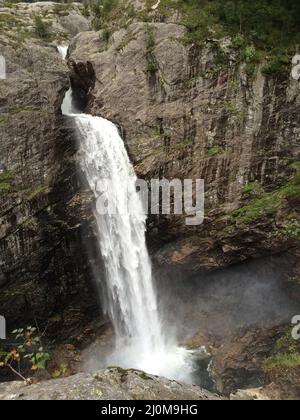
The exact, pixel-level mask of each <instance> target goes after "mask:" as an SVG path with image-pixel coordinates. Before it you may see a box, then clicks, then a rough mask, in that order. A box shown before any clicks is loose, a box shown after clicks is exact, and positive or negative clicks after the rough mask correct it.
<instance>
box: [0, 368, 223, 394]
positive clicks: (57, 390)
mask: <svg viewBox="0 0 300 420" xmlns="http://www.w3.org/2000/svg"><path fill="white" fill-rule="evenodd" d="M221 399H222V398H221V397H218V396H217V395H214V394H212V393H210V392H208V391H205V390H203V389H201V388H199V387H197V386H192V385H186V384H182V383H179V382H175V381H170V380H167V379H164V378H159V377H156V376H152V375H148V374H146V373H144V372H141V371H136V370H124V369H120V368H111V369H107V370H104V371H100V372H97V373H95V374H86V373H79V374H77V375H74V376H71V377H69V378H63V379H57V380H50V381H47V382H41V383H38V384H36V385H30V386H28V385H27V386H26V385H23V384H22V383H20V382H13V383H6V384H3V383H2V384H0V400H221Z"/></svg>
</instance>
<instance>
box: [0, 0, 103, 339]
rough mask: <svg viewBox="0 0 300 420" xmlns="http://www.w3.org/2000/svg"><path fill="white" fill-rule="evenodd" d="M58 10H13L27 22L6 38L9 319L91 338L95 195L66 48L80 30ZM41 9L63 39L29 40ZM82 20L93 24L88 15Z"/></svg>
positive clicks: (2, 227)
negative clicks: (80, 152)
mask: <svg viewBox="0 0 300 420" xmlns="http://www.w3.org/2000/svg"><path fill="white" fill-rule="evenodd" d="M53 7H54V6H53V4H52V3H45V4H33V5H24V4H23V5H17V6H16V8H13V9H3V13H4V12H5V13H6V14H7V15H9V16H11V20H13V19H15V21H18V25H16V26H14V25H13V26H11V27H10V30H9V31H4V32H3V33H2V32H1V33H0V51H1V54H2V55H3V56H4V57H5V59H6V70H7V78H6V79H5V80H0V108H1V116H0V150H1V152H0V217H1V223H0V313H1V315H4V316H5V317H6V320H7V323H8V331H10V328H11V327H13V326H17V327H22V326H26V325H28V324H29V325H30V324H32V323H34V322H35V321H36V322H37V323H38V324H39V326H40V327H41V328H42V327H43V328H44V327H47V334H48V335H49V336H52V337H54V338H57V336H58V335H59V338H60V339H61V340H64V339H65V338H66V337H68V338H69V337H79V336H80V335H81V332H82V328H83V327H86V325H87V323H88V322H89V320H91V319H95V317H97V315H98V312H97V311H98V310H97V307H98V302H97V299H96V297H95V293H94V290H93V285H92V283H91V277H92V275H91V268H90V265H89V262H88V257H87V252H86V249H85V248H84V247H83V246H82V243H86V244H87V246H90V247H91V249H92V250H94V249H95V247H94V239H93V238H94V236H93V232H92V227H91V223H90V221H91V209H90V204H89V202H90V200H89V193H88V191H87V189H86V188H85V186H84V185H83V183H82V182H81V180H80V178H79V176H78V173H79V172H78V167H77V163H76V151H77V144H76V137H75V135H74V129H73V126H72V121H71V120H68V119H66V118H64V117H63V116H62V115H61V111H60V106H61V103H62V100H63V97H64V94H65V91H66V90H67V89H68V86H69V71H68V68H67V66H66V64H65V63H64V62H63V60H62V58H61V57H60V55H59V54H58V52H57V49H56V45H57V44H60V42H62V41H61V39H60V36H61V35H62V34H64V39H65V40H64V42H68V41H67V38H69V37H70V36H71V34H72V31H71V34H70V32H69V30H68V29H67V28H66V27H64V26H62V24H61V23H60V19H61V17H60V15H59V14H58V15H57V14H55V12H54V11H53ZM39 8H42V9H43V10H44V11H45V10H46V11H48V12H49V16H51V17H52V21H53V23H52V28H55V31H56V32H55V34H53V33H51V35H49V38H48V37H47V39H45V40H43V39H39V38H37V37H36V36H35V35H34V34H33V33H31V32H29V33H28V34H27V35H28V36H27V37H26V38H25V39H24V38H22V39H21V38H20V39H19V37H20V36H21V33H22V27H23V25H24V26H26V27H27V29H28V28H31V25H33V22H32V16H33V12H36V11H39ZM23 9H24V10H23ZM1 12H2V9H1ZM72 13H73V12H72ZM74 13H75V12H74ZM75 15H76V13H75ZM43 16H48V14H46V15H45V13H44V15H43ZM68 16H69V15H68ZM68 16H66V13H64V16H63V17H64V19H65V20H66V19H67V17H68ZM70 16H71V15H70ZM70 16H69V23H70V22H73V19H72V18H71V17H70ZM54 17H55V19H56V20H55V21H54ZM77 18H78V19H76V22H78V20H80V21H81V22H82V19H84V18H83V17H82V16H81V15H79V14H78V10H77ZM85 24H86V28H88V22H87V21H86V20H85ZM67 26H68V25H67ZM80 27H82V25H81V26H80V25H79V27H78V29H80ZM82 28H83V29H84V26H83V27H82ZM29 30H30V29H29ZM13 34H14V36H13ZM55 36H57V38H55ZM81 338H82V337H81Z"/></svg>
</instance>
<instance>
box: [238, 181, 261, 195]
mask: <svg viewBox="0 0 300 420" xmlns="http://www.w3.org/2000/svg"><path fill="white" fill-rule="evenodd" d="M242 192H243V194H259V193H262V192H263V188H262V186H261V185H260V184H259V183H258V182H257V181H254V182H249V183H248V184H247V185H245V186H244V188H243V189H242Z"/></svg>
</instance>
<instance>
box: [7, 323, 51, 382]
mask: <svg viewBox="0 0 300 420" xmlns="http://www.w3.org/2000/svg"><path fill="white" fill-rule="evenodd" d="M12 335H13V337H14V340H15V341H16V342H17V344H16V345H15V346H13V347H12V348H10V349H9V350H8V351H2V352H0V367H2V368H3V367H6V368H8V369H9V370H11V371H12V372H13V373H14V374H15V375H16V376H17V377H19V378H21V379H22V380H24V381H25V382H28V379H26V378H25V376H24V373H23V371H24V370H26V368H27V367H30V369H31V370H32V371H37V370H44V369H46V364H47V362H48V361H49V360H50V354H49V353H48V352H47V351H45V349H44V347H43V345H42V338H41V336H40V335H39V334H38V331H37V328H34V327H27V328H26V329H24V328H20V329H17V330H14V331H13V332H12Z"/></svg>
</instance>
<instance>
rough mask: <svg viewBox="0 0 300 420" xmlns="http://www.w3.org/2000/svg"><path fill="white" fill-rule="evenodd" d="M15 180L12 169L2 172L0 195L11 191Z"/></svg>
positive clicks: (0, 175) (0, 174)
mask: <svg viewBox="0 0 300 420" xmlns="http://www.w3.org/2000/svg"><path fill="white" fill-rule="evenodd" d="M13 180H14V173H13V172H12V171H5V172H2V173H0V196H1V195H4V194H8V193H9V192H10V191H11V189H12V182H13Z"/></svg>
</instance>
